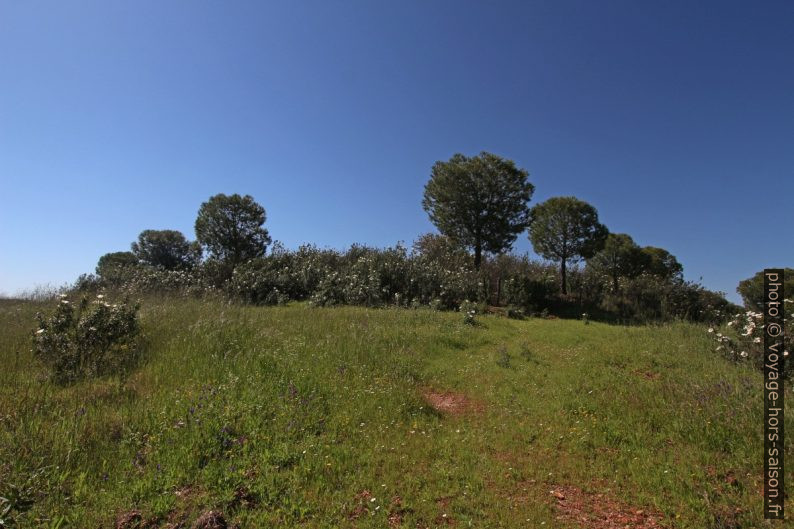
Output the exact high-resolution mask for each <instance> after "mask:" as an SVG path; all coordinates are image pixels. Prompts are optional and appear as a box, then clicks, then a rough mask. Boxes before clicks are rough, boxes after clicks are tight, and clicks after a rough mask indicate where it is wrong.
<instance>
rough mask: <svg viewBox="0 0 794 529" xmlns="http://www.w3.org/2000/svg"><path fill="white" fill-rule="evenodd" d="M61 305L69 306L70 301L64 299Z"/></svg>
mask: <svg viewBox="0 0 794 529" xmlns="http://www.w3.org/2000/svg"><path fill="white" fill-rule="evenodd" d="M61 303H63V304H64V305H68V304H69V300H68V299H62V300H61Z"/></svg>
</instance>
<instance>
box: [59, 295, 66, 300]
mask: <svg viewBox="0 0 794 529" xmlns="http://www.w3.org/2000/svg"><path fill="white" fill-rule="evenodd" d="M58 297H59V298H61V299H64V298H66V294H59V295H58Z"/></svg>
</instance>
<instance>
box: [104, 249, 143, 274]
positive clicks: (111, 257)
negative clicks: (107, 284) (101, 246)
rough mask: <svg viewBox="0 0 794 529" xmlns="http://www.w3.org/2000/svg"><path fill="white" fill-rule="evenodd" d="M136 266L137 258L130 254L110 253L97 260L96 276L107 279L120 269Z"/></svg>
mask: <svg viewBox="0 0 794 529" xmlns="http://www.w3.org/2000/svg"><path fill="white" fill-rule="evenodd" d="M136 265H138V258H137V257H136V256H135V254H134V253H132V252H110V253H106V254H105V255H103V256H102V257H100V258H99V261H98V262H97V265H96V274H97V275H98V276H99V277H102V278H104V279H108V278H109V277H111V276H113V275H114V274H115V273H117V272H118V271H119V270H120V269H122V268H127V267H131V266H136Z"/></svg>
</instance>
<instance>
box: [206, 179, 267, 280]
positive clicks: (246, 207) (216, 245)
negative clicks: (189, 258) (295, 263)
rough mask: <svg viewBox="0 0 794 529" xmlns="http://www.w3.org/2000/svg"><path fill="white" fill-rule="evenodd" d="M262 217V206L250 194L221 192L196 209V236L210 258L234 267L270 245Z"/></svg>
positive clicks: (259, 254)
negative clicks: (225, 193)
mask: <svg viewBox="0 0 794 529" xmlns="http://www.w3.org/2000/svg"><path fill="white" fill-rule="evenodd" d="M265 218H266V217H265V208H263V207H262V206H260V205H259V204H257V203H256V202H255V201H254V199H253V197H252V196H251V195H245V196H240V195H238V194H236V193H235V194H234V195H224V194H222V193H221V194H218V195H215V196H213V197H211V198H210V199H209V200H208V201H207V202H204V203H203V204H202V205H201V207H200V208H199V212H198V217H197V218H196V238H197V239H198V241H199V242H200V243H201V245H202V246H203V247H205V248H206V249H207V251H208V252H209V254H210V256H211V257H213V258H215V259H219V260H221V261H224V262H225V263H227V264H230V265H232V266H236V265H238V264H240V263H243V262H245V261H248V260H249V259H253V258H255V257H261V256H263V255H264V254H265V249H266V248H267V245H268V244H270V235H269V234H268V233H267V230H266V229H265V228H263V227H262V225H263V224H264V223H265Z"/></svg>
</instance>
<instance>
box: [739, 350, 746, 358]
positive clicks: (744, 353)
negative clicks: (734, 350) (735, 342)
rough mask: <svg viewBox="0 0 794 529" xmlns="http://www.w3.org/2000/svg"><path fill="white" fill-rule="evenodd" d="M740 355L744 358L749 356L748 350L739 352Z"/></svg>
mask: <svg viewBox="0 0 794 529" xmlns="http://www.w3.org/2000/svg"><path fill="white" fill-rule="evenodd" d="M739 355H740V356H741V357H742V358H747V351H742V352H741V353H739Z"/></svg>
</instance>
